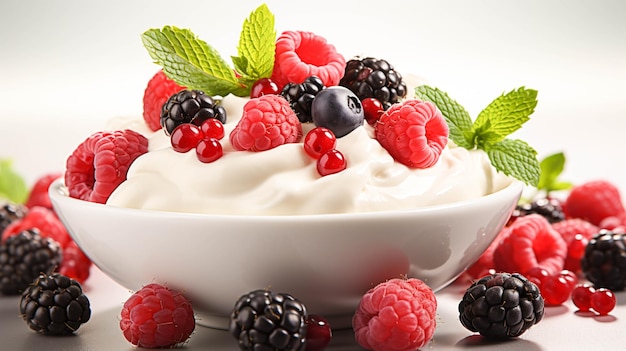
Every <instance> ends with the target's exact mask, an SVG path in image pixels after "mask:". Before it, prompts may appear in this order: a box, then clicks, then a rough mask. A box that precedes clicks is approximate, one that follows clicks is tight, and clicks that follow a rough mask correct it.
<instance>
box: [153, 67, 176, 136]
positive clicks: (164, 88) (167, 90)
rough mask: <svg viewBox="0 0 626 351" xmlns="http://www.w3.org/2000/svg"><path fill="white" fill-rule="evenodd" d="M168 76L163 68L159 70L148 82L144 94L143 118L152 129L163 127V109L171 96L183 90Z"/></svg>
mask: <svg viewBox="0 0 626 351" xmlns="http://www.w3.org/2000/svg"><path fill="white" fill-rule="evenodd" d="M183 89H184V87H181V86H180V85H178V84H177V83H176V82H174V81H173V80H171V79H169V78H167V76H166V75H165V73H163V70H160V71H158V72H157V73H156V74H155V75H154V76H153V77H152V78H151V79H150V81H149V82H148V86H147V87H146V90H145V91H144V95H143V119H144V120H145V121H146V124H147V125H148V127H149V128H150V129H151V130H152V131H157V130H159V129H161V109H162V108H163V104H165V102H166V101H167V99H169V97H170V96H172V95H174V94H176V93H177V92H179V91H181V90H183Z"/></svg>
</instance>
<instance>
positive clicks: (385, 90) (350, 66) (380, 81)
mask: <svg viewBox="0 0 626 351" xmlns="http://www.w3.org/2000/svg"><path fill="white" fill-rule="evenodd" d="M339 85H342V86H345V87H347V88H349V89H350V90H352V91H353V92H354V93H355V94H356V95H357V96H358V97H359V99H361V100H363V99H366V98H371V97H373V98H376V99H377V100H379V101H380V102H381V104H382V105H383V107H384V109H385V110H387V109H389V107H391V105H393V104H395V103H397V102H399V101H400V99H402V98H404V97H405V96H406V93H407V91H406V83H404V81H403V80H402V76H401V75H400V73H398V72H397V71H396V70H395V69H394V67H393V66H392V65H391V64H389V62H387V61H386V60H383V59H377V58H373V57H366V58H364V59H359V58H355V59H352V60H349V61H348V62H347V63H346V69H345V73H344V76H343V78H341V81H340V82H339Z"/></svg>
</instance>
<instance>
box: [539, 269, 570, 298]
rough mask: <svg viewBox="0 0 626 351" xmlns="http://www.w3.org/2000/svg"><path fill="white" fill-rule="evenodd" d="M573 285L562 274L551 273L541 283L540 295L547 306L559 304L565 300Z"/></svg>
mask: <svg viewBox="0 0 626 351" xmlns="http://www.w3.org/2000/svg"><path fill="white" fill-rule="evenodd" d="M572 289H573V286H572V285H571V284H570V282H569V281H568V280H567V279H566V278H565V277H564V276H562V275H560V274H558V275H552V276H549V277H547V278H546V280H545V281H544V283H543V284H542V285H541V295H543V299H544V301H545V304H546V305H547V306H560V305H562V304H563V303H564V302H565V301H567V300H568V299H569V297H570V294H571V292H572Z"/></svg>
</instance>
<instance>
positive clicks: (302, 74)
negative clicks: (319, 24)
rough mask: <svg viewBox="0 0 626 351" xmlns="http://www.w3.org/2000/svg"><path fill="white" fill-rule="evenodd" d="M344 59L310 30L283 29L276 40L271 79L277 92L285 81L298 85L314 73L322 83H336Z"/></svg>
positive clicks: (339, 78)
mask: <svg viewBox="0 0 626 351" xmlns="http://www.w3.org/2000/svg"><path fill="white" fill-rule="evenodd" d="M345 67H346V59H345V58H344V57H343V56H342V55H341V54H340V53H338V52H337V50H336V49H335V47H334V46H333V45H331V44H329V43H328V42H327V41H326V39H324V38H323V37H320V36H318V35H316V34H314V33H310V32H300V31H286V32H283V33H282V34H281V35H280V36H279V37H278V39H277V40H276V55H275V57H274V71H273V72H272V77H271V79H272V81H274V82H275V83H276V85H278V91H281V90H283V87H284V86H285V85H287V84H288V83H296V84H300V83H302V82H304V80H305V79H306V78H307V77H310V76H317V77H319V78H320V79H321V80H322V82H324V86H326V87H329V86H333V85H337V84H339V81H340V80H341V77H343V73H344V70H345Z"/></svg>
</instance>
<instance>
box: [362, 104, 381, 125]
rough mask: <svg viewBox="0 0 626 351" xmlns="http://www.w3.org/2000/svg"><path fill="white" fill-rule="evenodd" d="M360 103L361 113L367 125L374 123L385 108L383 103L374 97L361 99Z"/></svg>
mask: <svg viewBox="0 0 626 351" xmlns="http://www.w3.org/2000/svg"><path fill="white" fill-rule="evenodd" d="M361 105H363V114H364V115H365V120H366V121H367V123H369V125H371V126H373V125H374V124H376V122H377V121H378V119H380V116H382V115H383V113H384V112H385V109H384V108H383V104H381V103H380V101H379V100H378V99H376V98H365V99H363V101H361Z"/></svg>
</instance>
